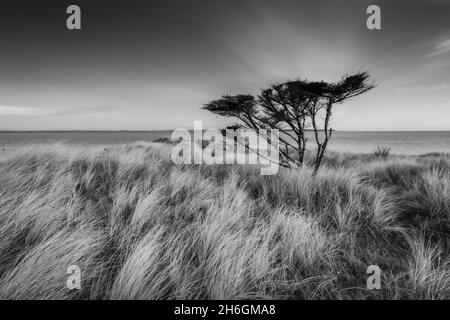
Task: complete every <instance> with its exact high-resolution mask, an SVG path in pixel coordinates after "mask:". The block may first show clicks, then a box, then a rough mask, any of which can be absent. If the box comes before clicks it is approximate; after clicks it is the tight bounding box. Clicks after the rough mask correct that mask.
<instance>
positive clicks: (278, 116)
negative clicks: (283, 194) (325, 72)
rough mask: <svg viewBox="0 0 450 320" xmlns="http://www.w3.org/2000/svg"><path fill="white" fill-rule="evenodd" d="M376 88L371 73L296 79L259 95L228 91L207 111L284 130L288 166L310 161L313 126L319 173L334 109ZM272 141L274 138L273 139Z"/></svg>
mask: <svg viewBox="0 0 450 320" xmlns="http://www.w3.org/2000/svg"><path fill="white" fill-rule="evenodd" d="M373 88H374V84H373V83H372V82H370V81H369V74H368V73H367V72H359V73H357V74H354V75H350V76H345V77H343V78H342V80H341V81H339V82H336V83H327V82H324V81H320V82H310V81H308V80H294V81H287V82H284V83H275V84H272V85H270V86H269V87H268V88H266V89H263V90H261V92H260V94H259V95H257V96H256V97H254V96H253V95H249V94H245V95H244V94H241V95H233V96H231V95H224V96H223V97H222V98H221V99H219V100H214V101H211V102H209V103H208V104H206V105H205V106H204V107H203V109H205V110H208V111H211V112H213V113H215V114H217V115H220V116H223V117H229V118H234V119H236V120H238V122H237V123H236V124H235V126H239V127H244V128H249V129H254V130H256V132H259V131H260V130H261V129H278V130H279V131H280V133H281V134H280V149H279V152H280V159H281V161H282V163H281V164H282V165H284V166H287V167H299V166H302V165H303V164H304V161H305V152H306V150H307V142H308V138H307V136H306V132H307V131H308V130H312V131H313V133H314V141H315V144H316V150H315V158H314V172H317V170H318V169H319V168H320V165H321V163H322V160H323V157H324V154H325V151H326V148H327V145H328V142H329V140H330V138H331V136H332V133H333V130H332V128H331V127H330V120H331V116H332V112H333V107H334V105H336V104H340V103H343V102H344V101H347V100H349V99H351V98H353V97H356V96H359V95H361V94H363V93H365V92H367V91H369V90H371V89H373ZM269 142H270V141H269Z"/></svg>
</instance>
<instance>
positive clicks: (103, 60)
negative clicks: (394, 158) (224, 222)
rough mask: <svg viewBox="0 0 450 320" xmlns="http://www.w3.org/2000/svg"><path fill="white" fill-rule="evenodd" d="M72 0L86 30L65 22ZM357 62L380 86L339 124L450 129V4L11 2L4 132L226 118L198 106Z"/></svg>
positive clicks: (1, 81) (332, 76) (0, 108)
mask: <svg viewBox="0 0 450 320" xmlns="http://www.w3.org/2000/svg"><path fill="white" fill-rule="evenodd" d="M4 2H5V1H4ZM69 4H78V5H79V6H80V7H81V10H82V30H79V31H69V30H67V28H66V18H67V14H66V7H67V6H68V5H69ZM370 4H377V5H379V6H380V7H381V11H382V17H381V18H382V22H381V23H382V30H380V31H377V30H375V31H373V30H368V29H367V28H366V19H367V17H368V15H367V14H366V8H367V6H368V5H370ZM360 69H364V70H367V71H369V73H370V74H371V75H372V76H373V79H374V80H375V81H376V82H377V83H378V84H379V86H378V87H377V88H376V89H375V90H373V91H372V92H370V93H368V94H366V95H364V96H361V97H358V98H356V99H354V100H352V101H350V102H348V103H345V104H343V105H339V106H337V108H336V112H335V114H334V119H333V128H334V129H336V130H362V131H364V130H450V0H408V1H399V0H395V1H394V0H391V1H365V0H358V1H349V0H345V1H344V0H329V1H321V0H314V1H303V0H295V1H284V0H270V1H268V0H254V1H247V0H239V1H234V0H221V1H211V0H204V1H197V0H189V1H187V0H186V1H167V0H164V1H162V0H161V1H130V0H128V1H96V0H89V1H70V2H68V1H20V0H19V1H14V4H12V1H8V4H5V3H2V4H1V5H0V130H1V129H2V130H86V129H89V130H159V129H173V128H179V127H181V128H187V129H189V128H192V127H193V121H194V120H203V121H204V126H205V127H223V126H224V125H226V122H224V121H223V120H222V119H220V118H217V117H216V116H214V115H212V114H209V113H208V112H206V111H203V110H201V109H200V107H201V106H202V105H203V104H204V103H206V102H208V101H209V100H212V99H216V98H219V97H220V96H221V95H222V94H226V93H229V94H237V93H256V92H257V90H258V89H259V88H263V87H265V86H266V85H267V84H269V83H271V82H276V81H283V80H288V79H295V78H302V79H303V78H308V79H310V80H328V81H336V80H339V79H340V78H341V76H342V75H344V74H346V73H352V72H357V71H358V70H360Z"/></svg>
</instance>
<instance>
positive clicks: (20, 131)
mask: <svg viewBox="0 0 450 320" xmlns="http://www.w3.org/2000/svg"><path fill="white" fill-rule="evenodd" d="M174 130H176V129H166V130H164V129H161V130H0V133H61V132H114V133H117V132H168V131H174ZM189 131H193V130H189ZM306 131H308V132H309V131H311V132H313V130H306ZM333 132H349V133H352V132H355V133H358V132H386V133H390V132H405V133H408V132H450V130H365V131H363V130H333Z"/></svg>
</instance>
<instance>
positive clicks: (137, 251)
mask: <svg viewBox="0 0 450 320" xmlns="http://www.w3.org/2000/svg"><path fill="white" fill-rule="evenodd" d="M169 148H170V147H169V146H165V145H163V144H154V143H153V144H151V143H135V144H133V145H130V146H120V147H119V146H116V147H108V148H104V147H90V146H74V145H64V144H55V145H47V146H43V145H40V146H39V145H37V146H29V147H21V148H17V149H15V150H13V151H11V152H9V153H8V152H6V153H4V154H2V155H0V298H2V299H259V298H268V299H407V298H413V299H445V298H450V258H449V248H450V242H449V235H450V157H447V156H445V155H430V156H424V157H393V156H389V157H387V158H383V159H380V158H379V157H376V156H370V155H365V156H354V155H343V154H330V155H329V156H328V158H327V159H326V161H325V165H324V167H323V168H322V169H321V170H320V171H319V173H318V174H317V176H315V177H313V176H312V175H311V169H308V168H304V169H302V170H289V169H283V168H281V169H280V171H279V173H278V174H277V175H275V176H261V175H259V168H257V167H255V166H237V165H234V166H230V165H228V166H227V165H223V166H219V165H213V166H206V165H204V166H199V165H183V166H178V165H174V164H172V162H171V161H170V159H169V153H170V149H169ZM70 265H77V266H79V267H80V269H81V290H69V289H68V288H67V287H66V281H67V278H68V275H67V274H66V272H67V268H68V267H69V266H70ZM370 265H378V266H379V267H380V268H381V270H382V288H381V289H380V290H369V289H367V287H366V279H367V277H368V275H367V274H366V269H367V267H368V266H370Z"/></svg>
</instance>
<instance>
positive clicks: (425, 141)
mask: <svg viewBox="0 0 450 320" xmlns="http://www.w3.org/2000/svg"><path fill="white" fill-rule="evenodd" d="M171 133H172V132H171V131H20V132H19V131H0V147H1V148H6V147H8V146H19V145H27V144H36V143H38V144H48V143H57V142H62V143H72V144H94V145H95V144H97V145H115V144H130V143H133V142H137V141H149V142H153V141H156V140H158V139H160V138H164V137H167V138H169V137H170V135H171ZM307 135H308V140H309V143H314V137H313V134H312V132H308V133H307ZM378 147H388V148H390V149H391V153H392V154H402V155H421V154H427V153H435V152H437V153H450V131H395V132H392V131H366V132H355V131H352V132H350V131H335V132H333V136H332V138H331V140H330V142H329V145H328V148H329V150H333V151H338V152H349V153H373V152H374V151H375V150H376V149H377V148H378Z"/></svg>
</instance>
